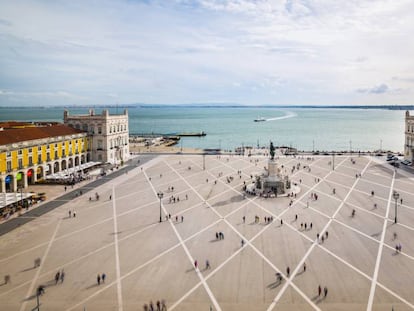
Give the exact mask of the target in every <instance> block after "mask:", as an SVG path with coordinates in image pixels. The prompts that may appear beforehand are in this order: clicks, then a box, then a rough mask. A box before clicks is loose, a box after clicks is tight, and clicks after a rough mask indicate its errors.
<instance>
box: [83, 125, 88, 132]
mask: <svg viewBox="0 0 414 311" xmlns="http://www.w3.org/2000/svg"><path fill="white" fill-rule="evenodd" d="M82 130H84V131H85V132H87V131H88V125H87V124H83V125H82Z"/></svg>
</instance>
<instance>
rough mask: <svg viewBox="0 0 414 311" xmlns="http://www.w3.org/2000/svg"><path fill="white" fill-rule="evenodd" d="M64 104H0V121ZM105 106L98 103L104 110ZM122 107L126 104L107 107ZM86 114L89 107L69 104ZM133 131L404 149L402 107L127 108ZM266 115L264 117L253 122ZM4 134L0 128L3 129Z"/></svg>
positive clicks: (33, 116) (54, 116)
mask: <svg viewBox="0 0 414 311" xmlns="http://www.w3.org/2000/svg"><path fill="white" fill-rule="evenodd" d="M63 110H64V108H47V109H46V108H45V109H41V108H24V109H22V108H18V109H17V108H0V121H6V120H25V121H39V120H44V121H59V122H62V119H63ZM101 110H102V109H96V110H95V113H97V114H98V113H100V112H101ZM109 110H110V113H111V114H112V113H116V112H118V113H122V111H123V109H121V108H119V109H118V110H117V109H116V108H111V109H109ZM69 111H70V114H86V113H87V111H88V109H86V108H82V109H79V108H77V109H72V108H71V109H69ZM128 112H129V131H130V133H152V132H153V133H165V134H167V133H177V132H200V131H204V132H206V133H207V136H205V137H185V138H183V139H182V146H183V147H195V148H222V149H234V148H235V147H238V146H242V145H244V146H256V145H257V144H259V145H260V146H263V145H266V146H268V144H269V141H273V143H274V144H275V145H285V146H292V147H295V148H298V149H299V150H313V149H314V150H326V151H330V150H336V151H347V150H350V149H351V148H352V150H353V151H357V150H362V151H366V150H377V149H379V148H380V147H381V146H382V148H383V149H385V150H393V151H403V150H404V126H405V125H404V114H405V111H401V110H385V109H332V108H292V109H288V108H214V107H213V108H195V107H191V108H187V107H186V108H177V107H156V108H148V107H144V108H129V109H128ZM258 117H263V118H265V119H267V121H265V122H253V120H254V119H256V118H258ZM0 135H1V134H0Z"/></svg>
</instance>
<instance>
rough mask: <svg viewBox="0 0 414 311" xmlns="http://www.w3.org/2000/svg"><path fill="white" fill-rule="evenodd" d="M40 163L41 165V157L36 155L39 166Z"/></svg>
mask: <svg viewBox="0 0 414 311" xmlns="http://www.w3.org/2000/svg"><path fill="white" fill-rule="evenodd" d="M40 163H42V155H40V154H39V155H38V156H37V164H40Z"/></svg>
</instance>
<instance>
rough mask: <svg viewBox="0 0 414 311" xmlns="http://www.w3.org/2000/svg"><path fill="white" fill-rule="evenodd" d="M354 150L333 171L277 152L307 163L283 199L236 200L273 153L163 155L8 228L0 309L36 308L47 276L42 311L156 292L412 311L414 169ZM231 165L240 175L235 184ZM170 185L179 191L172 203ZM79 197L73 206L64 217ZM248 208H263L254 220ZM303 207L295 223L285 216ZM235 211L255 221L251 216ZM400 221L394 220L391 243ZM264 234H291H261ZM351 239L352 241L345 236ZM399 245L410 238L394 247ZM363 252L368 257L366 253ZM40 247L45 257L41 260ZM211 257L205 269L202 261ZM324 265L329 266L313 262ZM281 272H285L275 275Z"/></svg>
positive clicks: (124, 303)
mask: <svg viewBox="0 0 414 311" xmlns="http://www.w3.org/2000/svg"><path fill="white" fill-rule="evenodd" d="M255 159H258V162H257V163H256V162H255ZM354 159H355V160H356V164H351V162H350V160H349V156H337V157H336V159H335V165H336V166H335V170H332V167H331V166H329V165H328V162H329V161H331V157H315V159H314V160H306V159H298V158H292V157H289V158H285V157H281V158H280V159H279V160H278V161H279V163H280V165H284V167H285V169H286V171H290V168H291V167H292V166H294V165H295V164H296V163H298V162H301V163H302V164H305V165H309V167H310V168H311V171H310V172H308V171H307V170H304V169H302V168H301V169H300V170H295V171H294V172H293V174H291V178H292V180H293V181H294V182H297V183H298V184H299V185H300V186H301V188H302V190H301V192H300V193H299V195H298V197H297V198H295V199H293V201H294V202H293V204H292V206H291V207H289V205H288V202H289V199H288V198H278V199H263V198H256V197H247V198H245V199H243V198H242V192H241V188H242V186H243V181H246V182H250V180H251V179H250V175H251V174H253V173H254V172H260V171H261V168H263V166H265V165H266V161H267V159H266V158H265V157H262V156H257V157H251V158H249V157H244V158H243V157H238V156H234V157H233V156H224V155H223V156H221V157H217V156H206V161H205V164H206V170H203V164H202V163H203V162H202V156H197V155H171V156H159V157H157V158H156V159H154V160H153V161H151V162H149V163H146V164H145V165H144V166H142V167H137V168H136V169H134V170H133V171H130V172H129V173H128V174H125V175H123V176H121V177H119V178H117V179H115V180H113V181H110V182H108V183H107V184H105V185H103V186H101V187H99V188H98V189H96V190H95V191H96V192H98V193H99V194H100V197H101V200H100V201H92V202H89V200H88V197H89V195H84V196H81V197H78V198H76V199H74V200H72V201H69V202H68V203H67V204H65V205H64V206H62V207H59V208H57V209H56V210H54V211H52V212H50V213H48V214H46V215H43V216H41V217H39V218H38V219H35V220H34V221H32V222H30V223H28V224H26V225H24V226H22V227H20V228H18V229H16V230H14V231H12V232H10V233H8V234H6V235H3V236H2V237H1V238H0V277H2V276H3V275H6V274H9V275H11V283H9V284H3V285H1V284H0V306H1V307H0V309H2V310H3V309H4V310H16V311H17V310H19V311H25V310H32V309H33V308H34V307H35V305H36V298H35V296H34V293H35V289H36V287H37V286H38V285H39V284H43V285H46V293H45V294H44V295H43V296H41V297H40V301H41V310H42V311H43V310H68V311H69V310H119V311H124V310H125V311H127V310H142V307H143V305H144V304H145V303H149V302H150V301H153V303H154V305H155V302H156V301H157V300H161V299H165V300H166V303H167V307H168V310H210V308H211V309H212V310H305V309H306V310H307V309H310V310H312V309H313V310H391V308H393V307H394V309H395V310H413V309H414V287H413V286H412V285H413V284H412V279H413V276H414V239H412V238H409V236H410V235H411V236H412V234H413V230H414V219H413V217H412V211H413V210H414V206H413V205H412V204H413V203H414V193H413V192H411V191H410V189H414V178H413V177H412V176H411V175H409V174H407V173H406V172H402V173H400V172H399V171H398V170H397V172H395V171H394V169H393V167H391V166H389V165H388V164H387V163H384V162H383V161H381V160H379V159H377V158H370V157H354ZM180 163H181V164H180ZM189 167H191V169H189ZM238 170H241V171H242V175H241V177H240V176H239V175H237V171H238ZM220 172H223V174H222V175H221V176H219V173H220ZM356 173H361V174H362V177H361V178H355V174H356ZM230 176H232V177H234V179H233V181H231V182H227V180H226V179H227V177H230ZM315 178H319V179H320V181H319V182H315ZM299 179H302V183H301V184H300V183H299ZM207 180H208V181H207ZM170 186H174V188H175V189H174V191H173V192H172V191H168V188H169V187H170ZM332 187H337V192H336V194H333V193H332ZM374 189H375V196H374V197H371V194H370V191H371V190H374ZM394 189H395V190H397V191H398V192H399V193H400V195H401V196H402V197H403V198H404V204H398V206H399V207H398V208H399V211H400V214H399V223H398V224H393V219H394V201H393V199H392V191H393V190H394ZM160 190H161V191H163V192H164V198H163V200H162V211H163V217H164V218H163V222H162V223H159V222H158V221H159V199H158V197H157V192H158V191H160ZM311 193H318V195H319V199H318V201H311V200H310V194H311ZM109 195H112V202H110V201H109V200H108V199H107V198H109ZM172 195H174V196H176V197H180V202H177V203H169V198H170V197H171V196H172ZM186 195H187V196H188V200H186V199H185V196H186ZM307 202H309V207H307ZM373 202H375V203H377V204H378V207H377V209H373V208H372V206H373ZM75 208H76V212H77V217H76V218H73V217H72V218H68V217H67V215H68V210H69V209H72V210H73V209H75ZM351 209H355V210H356V216H355V217H354V218H351V216H350V210H351ZM168 214H171V219H169V220H168V221H166V220H165V216H166V215H168ZM254 214H256V215H259V216H260V217H261V220H260V223H259V224H254V222H253V219H252V218H253V215H254ZM295 214H298V215H299V219H298V221H297V222H295V221H294V220H291V219H292V218H293V217H294V215H295ZM241 215H245V216H246V217H250V219H246V223H245V224H243V223H242V222H241V219H238V218H241ZM176 216H178V217H179V218H178V219H179V220H178V222H177V221H176V220H175V217H176ZM181 216H184V221H183V222H181V221H180V217H181ZM264 216H273V217H274V221H273V223H272V224H264V222H263V219H262V217H264ZM281 219H283V222H284V224H283V226H281V225H280V221H281ZM309 220H311V221H312V222H313V224H314V227H313V229H312V230H310V229H307V230H306V231H305V230H302V229H301V228H300V226H299V224H300V222H303V221H309ZM344 230H345V231H344ZM217 231H223V232H225V235H226V236H225V240H223V241H215V232H217ZM327 231H329V238H327V239H326V240H325V241H324V242H323V243H322V241H320V240H319V241H317V239H316V233H320V234H321V236H322V235H323V234H324V233H325V232H327ZM345 232H346V235H345ZM393 232H398V237H397V240H395V241H394V240H393V239H392V238H391V237H392V235H393ZM208 236H211V239H209V238H208ZM265 236H266V237H268V238H267V239H273V238H274V239H276V237H277V240H278V241H279V242H278V243H282V244H285V243H292V244H288V245H282V244H275V243H271V242H270V243H269V242H267V243H266V244H263V243H261V242H260V243H258V242H259V241H262V239H263V237H265ZM341 237H342V239H343V241H344V242H343V243H348V244H343V245H342V248H341V249H338V247H334V246H335V245H333V243H341ZM242 239H243V240H244V241H245V245H244V246H243V247H242V246H241V240H242ZM348 239H356V240H355V242H358V243H352V245H349V240H348ZM280 241H281V242H280ZM345 241H347V242H345ZM297 243H298V244H297ZM367 243H369V244H367ZM396 243H401V244H402V246H403V250H402V252H401V253H400V254H396V253H395V244H396ZM265 245H266V246H265ZM223 247H224V248H223ZM264 247H266V248H264ZM361 247H362V248H365V247H366V249H362V248H361ZM224 250H225V251H224ZM281 250H283V251H281ZM62 252H63V253H62ZM143 252H145V253H143ZM366 252H369V253H370V254H373V255H372V256H371V255H370V256H365V257H361V256H360V255H359V254H360V253H361V254H362V253H366ZM127 254H129V255H127ZM366 254H368V253H366ZM62 255H63V256H62ZM36 257H41V258H42V263H41V266H40V267H38V268H33V267H32V266H33V260H34V259H35V258H36ZM206 259H209V260H210V263H211V266H212V267H211V269H208V270H206V269H204V263H205V260H206ZM195 260H197V261H198V263H199V267H198V268H197V269H194V261H195ZM362 260H363V261H364V262H363V263H362V262H361V261H362ZM304 263H307V270H306V272H303V271H302V270H303V264H304ZM287 266H290V268H291V269H290V271H291V273H290V276H289V277H288V276H287V275H286V273H285V272H286V267H287ZM63 268H64V269H65V273H66V278H65V281H64V282H63V283H62V284H57V285H54V282H50V280H52V279H53V276H54V274H55V273H56V272H57V271H58V270H61V269H63ZM321 269H322V270H323V271H326V273H322V274H321V273H320V272H317V271H321ZM390 270H392V273H390ZM347 271H348V272H347ZM349 271H352V275H353V277H352V280H351V279H350V280H348V279H347V275H348V274H349V275H350V273H351V272H349ZM103 272H105V273H106V274H107V281H106V283H105V284H101V285H99V286H98V285H97V284H96V275H97V274H98V273H103ZM276 272H279V273H281V274H282V276H283V280H282V282H281V284H277V282H274V281H275V276H274V275H275V273H276ZM410 275H411V277H410ZM408 280H411V284H409V283H410V281H408ZM269 282H270V283H269ZM52 283H53V285H52ZM350 284H353V285H352V286H350ZM318 285H321V286H322V288H323V287H324V286H328V288H329V293H328V296H327V297H326V298H323V297H317V296H315V294H317V287H318ZM358 288H359V289H360V290H358V291H356V289H358Z"/></svg>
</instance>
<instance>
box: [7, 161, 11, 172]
mask: <svg viewBox="0 0 414 311" xmlns="http://www.w3.org/2000/svg"><path fill="white" fill-rule="evenodd" d="M11 170H12V166H11V161H7V171H8V172H11Z"/></svg>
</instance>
